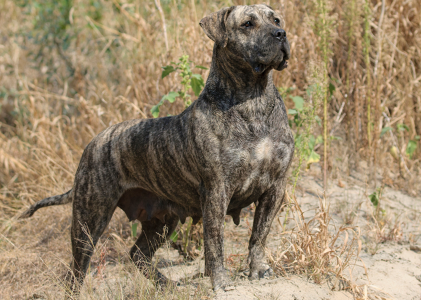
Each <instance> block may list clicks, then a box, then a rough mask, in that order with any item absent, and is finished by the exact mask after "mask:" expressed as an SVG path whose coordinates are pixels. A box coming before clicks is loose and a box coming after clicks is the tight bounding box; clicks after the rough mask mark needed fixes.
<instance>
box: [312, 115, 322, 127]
mask: <svg viewBox="0 0 421 300" xmlns="http://www.w3.org/2000/svg"><path fill="white" fill-rule="evenodd" d="M314 119H315V120H316V122H317V124H319V126H322V119H320V118H319V116H315V117H314Z"/></svg>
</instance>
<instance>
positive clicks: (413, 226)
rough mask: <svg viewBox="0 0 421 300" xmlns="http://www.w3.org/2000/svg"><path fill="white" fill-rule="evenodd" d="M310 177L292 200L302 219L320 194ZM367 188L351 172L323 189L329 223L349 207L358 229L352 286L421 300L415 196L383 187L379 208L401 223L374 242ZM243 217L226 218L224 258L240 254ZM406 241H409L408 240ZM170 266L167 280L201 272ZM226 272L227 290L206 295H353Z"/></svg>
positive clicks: (196, 267)
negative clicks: (394, 233)
mask: <svg viewBox="0 0 421 300" xmlns="http://www.w3.org/2000/svg"><path fill="white" fill-rule="evenodd" d="M316 173H317V172H316ZM316 175H317V174H316ZM316 178H319V177H314V176H311V175H310V174H305V175H304V176H303V178H302V180H300V185H299V187H298V201H299V203H300V205H301V208H302V210H303V211H305V216H306V217H307V218H310V217H312V216H314V210H315V209H316V208H317V207H318V196H317V195H320V194H321V193H322V187H321V185H322V182H321V180H319V179H316ZM371 192H372V189H369V188H367V187H366V184H365V182H364V178H362V176H361V175H360V174H356V173H355V174H351V176H349V177H344V178H341V179H337V180H335V181H334V184H332V186H331V188H330V189H329V196H328V201H329V203H330V205H331V214H332V217H333V221H334V223H336V224H337V225H341V224H343V222H344V219H345V217H346V215H347V214H349V213H350V211H351V210H354V211H355V212H356V216H355V219H354V222H353V225H358V226H359V227H360V228H361V232H362V236H361V239H362V242H363V243H362V245H363V247H362V252H361V254H360V258H361V260H360V261H359V262H358V263H357V264H356V266H354V267H353V268H352V279H353V281H354V282H355V283H356V284H357V285H359V286H362V289H364V287H363V286H364V285H367V290H368V293H369V294H370V293H371V295H372V298H374V299H375V298H376V296H377V297H381V298H377V299H400V300H419V299H421V238H420V237H421V222H420V221H421V218H420V216H421V199H420V198H416V197H411V196H408V195H406V194H405V193H403V192H400V191H396V190H393V189H392V188H389V187H387V186H386V187H385V188H384V189H383V193H382V197H381V205H382V209H384V210H385V212H386V214H389V215H393V218H392V219H393V220H395V218H398V220H400V221H401V223H400V224H401V231H400V234H398V237H399V241H398V242H396V241H386V242H383V243H381V242H380V243H375V242H370V234H369V233H370V232H369V230H370V229H371V228H372V224H370V221H369V220H368V219H369V215H370V212H371V211H372V206H371V205H370V202H369V201H368V199H367V196H366V195H368V194H370V193H371ZM243 215H244V216H243V219H242V221H241V224H240V225H239V226H235V225H234V224H233V223H232V222H227V223H226V231H225V236H226V241H227V245H226V249H225V252H226V257H227V260H229V259H230V257H232V256H238V255H243V256H244V257H246V254H247V242H248V237H249V233H248V232H249V227H248V226H249V224H252V216H251V215H247V214H243ZM386 220H387V218H386ZM247 221H248V222H247ZM281 230H282V229H281V227H280V225H279V223H277V222H274V224H273V227H272V230H271V233H270V236H269V238H268V247H269V248H272V249H273V250H276V247H277V245H279V243H278V241H279V234H278V233H279V232H280V231H281ZM367 232H368V233H367ZM409 240H412V243H410V242H409ZM164 253H165V251H164V250H161V252H160V255H163V254H164ZM173 255H174V252H173ZM176 255H177V254H176V253H175V256H176ZM363 265H365V268H364V266H363ZM173 268H174V270H172V271H173V272H172V271H171V270H170V269H171V268H167V269H166V270H165V272H167V274H168V275H170V276H171V277H172V278H174V279H179V277H177V275H175V274H178V275H179V276H180V274H183V273H184V274H185V275H183V276H186V277H190V276H193V275H194V274H197V273H199V272H203V261H200V262H199V261H197V262H194V263H192V265H190V266H178V267H173ZM182 270H184V271H182ZM348 271H349V270H348ZM245 273H246V272H245ZM366 273H367V274H368V276H367V275H366ZM232 275H233V278H235V280H234V284H233V286H232V287H230V288H229V290H227V291H219V292H217V293H216V294H212V295H213V297H215V299H220V300H222V299H224V300H225V299H226V300H228V299H238V300H246V299H285V300H287V299H288V300H289V299H291V300H307V299H308V300H316V299H320V300H322V299H324V300H327V299H332V300H340V299H354V297H353V295H352V294H351V293H349V292H347V291H343V290H342V291H341V290H338V286H337V285H336V286H335V285H334V284H332V283H329V282H326V283H324V284H322V285H319V284H315V283H314V282H312V281H311V280H309V279H307V278H305V277H304V276H296V275H291V276H289V277H277V278H270V279H261V280H259V281H252V282H250V281H249V280H248V279H247V277H246V276H245V275H243V274H242V273H241V272H237V273H236V274H232ZM347 277H348V278H349V277H350V276H347ZM208 281H209V280H207V279H204V280H202V283H203V284H205V285H206V284H209V282H208ZM209 288H210V286H209ZM339 289H340V288H339Z"/></svg>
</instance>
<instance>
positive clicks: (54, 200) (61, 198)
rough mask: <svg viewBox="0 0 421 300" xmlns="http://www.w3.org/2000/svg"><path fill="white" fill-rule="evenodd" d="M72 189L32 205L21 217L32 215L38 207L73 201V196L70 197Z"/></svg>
mask: <svg viewBox="0 0 421 300" xmlns="http://www.w3.org/2000/svg"><path fill="white" fill-rule="evenodd" d="M71 192H72V190H69V191H67V192H66V193H64V194H61V195H56V196H52V197H48V198H45V199H43V200H41V201H38V202H37V203H35V204H33V205H31V207H30V208H29V209H28V210H27V211H25V212H24V213H23V214H22V215H20V217H19V219H25V218H29V217H31V216H32V215H33V214H34V212H36V211H37V210H38V209H40V208H42V207H46V206H52V205H63V204H67V203H70V202H72V197H70V195H71Z"/></svg>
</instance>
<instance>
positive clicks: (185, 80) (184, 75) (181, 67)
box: [151, 55, 207, 118]
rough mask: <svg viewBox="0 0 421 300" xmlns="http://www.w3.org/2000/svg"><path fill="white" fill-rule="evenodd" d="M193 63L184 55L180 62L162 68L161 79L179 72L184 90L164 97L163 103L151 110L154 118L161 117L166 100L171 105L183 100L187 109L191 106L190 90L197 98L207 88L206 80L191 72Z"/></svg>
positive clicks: (203, 68) (199, 67)
mask: <svg viewBox="0 0 421 300" xmlns="http://www.w3.org/2000/svg"><path fill="white" fill-rule="evenodd" d="M191 63H193V62H192V61H191V60H189V56H188V55H183V56H182V57H180V58H179V62H178V63H175V62H171V65H168V66H165V67H162V69H163V71H162V74H161V78H162V79H163V78H165V77H167V76H168V75H169V74H171V73H172V72H175V71H179V74H180V76H181V82H180V83H181V86H182V88H181V89H180V90H179V91H177V92H173V91H172V92H169V93H168V94H166V95H165V96H164V97H162V99H161V101H159V103H158V104H157V105H155V106H154V107H152V109H151V113H152V116H153V117H154V118H157V117H158V116H159V109H160V107H161V105H162V104H164V102H165V100H167V101H168V102H170V103H174V102H175V100H176V99H177V98H181V100H182V101H183V103H184V106H185V107H186V108H187V107H189V106H190V104H191V95H190V94H189V92H190V90H191V89H192V90H193V92H194V94H195V96H196V97H197V96H199V95H200V92H201V91H202V88H203V87H204V86H205V83H204V80H203V78H202V76H201V75H200V74H194V73H193V72H192V71H191V67H190V64H191ZM195 68H198V69H202V70H207V68H205V67H202V66H196V67H195Z"/></svg>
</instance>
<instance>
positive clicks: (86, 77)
mask: <svg viewBox="0 0 421 300" xmlns="http://www.w3.org/2000/svg"><path fill="white" fill-rule="evenodd" d="M40 1H41V0H40ZM40 1H35V0H29V1H27V2H28V3H32V4H33V3H35V2H40ZM255 2H256V1H247V4H251V3H255ZM19 3H20V4H22V3H25V1H12V0H0V145H1V147H0V253H1V255H0V257H1V258H0V278H2V279H1V284H0V288H1V290H2V293H3V295H5V296H4V297H5V298H24V297H29V296H32V295H33V294H34V293H39V291H44V292H45V293H50V294H49V295H50V296H49V297H50V298H54V295H56V294H55V293H56V292H57V289H58V287H57V286H59V285H57V284H56V283H57V280H56V279H55V278H56V277H55V276H54V275H52V274H57V276H60V275H61V271H64V270H65V269H66V267H65V266H64V265H63V263H62V262H66V264H67V262H68V261H70V244H69V239H68V235H69V224H70V211H71V209H70V207H58V208H50V210H49V213H50V214H51V216H50V215H49V216H46V215H44V214H43V213H39V214H36V215H35V216H34V217H33V218H32V219H31V220H30V222H27V221H20V220H17V219H16V215H17V214H18V213H19V211H21V210H22V209H23V208H24V207H26V206H28V205H29V204H32V203H34V202H35V201H38V200H40V199H42V198H43V197H46V196H50V195H54V194H60V193H62V192H63V191H65V190H67V189H69V188H70V187H71V185H72V182H73V176H74V174H75V171H76V168H77V165H78V162H79V158H80V156H81V154H82V151H83V149H84V147H85V146H86V145H87V143H88V142H89V141H90V140H91V139H92V138H93V137H94V136H96V135H97V134H98V133H99V132H100V131H102V130H103V129H105V128H106V127H108V126H109V125H110V124H115V123H118V122H121V121H123V120H127V119H131V118H146V117H151V114H150V108H151V107H152V106H153V105H155V104H156V103H157V102H158V101H159V100H160V98H161V97H162V96H163V95H164V94H166V93H167V92H168V91H171V90H178V89H179V88H180V83H179V82H178V79H177V77H176V75H170V76H169V77H167V78H166V79H165V80H161V79H160V74H161V68H160V67H161V66H164V65H168V64H169V62H171V61H176V60H177V59H178V58H179V57H180V56H181V55H183V54H188V55H189V56H190V58H191V59H192V60H193V61H194V62H195V63H196V64H197V65H203V66H209V64H210V61H211V51H212V46H213V42H212V41H210V40H209V39H208V38H207V37H206V36H205V34H203V32H202V31H201V29H200V26H198V21H199V20H200V18H201V17H202V16H204V15H205V14H207V13H209V12H212V11H216V10H217V9H219V8H221V7H222V6H229V5H236V4H244V3H245V2H243V1H237V0H236V1H229V0H228V1H214V2H212V1H201V2H197V1H181V0H173V1H170V0H168V1H162V2H161V3H160V5H158V6H160V7H161V8H162V10H161V12H160V11H159V10H158V9H157V6H156V4H155V1H128V0H127V1H126V0H124V1H115V0H113V1H105V0H95V1H94V0H93V1H88V0H73V1H69V3H72V8H71V11H70V13H69V16H68V17H69V18H68V19H69V20H70V21H69V24H68V25H67V27H66V29H65V34H69V36H70V37H71V38H70V40H69V45H68V47H67V48H66V49H64V47H61V48H58V47H56V46H54V40H53V42H51V38H50V40H49V41H50V44H51V45H52V47H51V49H50V48H48V47H41V46H40V45H39V44H36V43H35V42H34V37H35V36H36V35H37V34H40V33H41V30H40V29H37V28H35V25H34V24H36V20H37V19H36V16H37V15H38V10H37V9H36V8H34V7H33V6H32V9H29V8H28V7H31V6H26V7H21V6H19V5H18V4H19ZM156 3H158V4H159V1H157V2H156ZM383 3H384V9H383V10H382V1H381V0H372V1H370V2H369V8H370V15H369V16H368V20H369V22H368V24H369V32H367V36H368V38H369V39H368V41H369V44H370V48H369V52H368V54H367V55H368V56H367V57H368V62H369V63H368V64H367V63H366V62H367V61H366V59H365V58H366V56H365V54H364V53H365V52H364V49H363V48H364V45H363V42H362V40H363V36H364V12H363V11H362V10H360V9H359V7H362V6H363V2H362V0H353V1H336V2H334V3H333V4H332V7H330V8H329V9H330V11H329V14H330V15H334V16H335V18H334V19H335V24H334V25H335V27H334V32H333V33H332V36H333V40H332V42H331V45H330V46H331V51H332V59H331V60H330V61H329V66H328V68H329V70H328V75H329V77H330V79H329V81H330V83H331V84H332V85H333V86H335V90H334V92H333V94H332V96H331V98H330V99H329V107H328V108H329V110H328V115H329V117H330V120H329V126H330V131H329V132H330V133H331V134H332V135H335V136H340V137H341V138H342V140H341V141H339V142H338V141H332V142H331V149H336V148H338V147H339V148H340V149H341V151H330V154H329V155H330V157H332V159H330V160H329V171H330V174H331V175H334V173H335V172H336V171H335V170H338V169H341V170H345V171H351V170H353V169H355V168H358V167H359V164H358V163H357V162H358V161H360V160H362V159H363V160H367V161H369V162H370V164H369V165H370V166H371V170H373V171H372V172H373V173H374V180H373V181H372V182H374V183H376V180H377V182H379V181H380V180H383V181H385V180H386V181H388V182H389V181H390V182H391V184H392V185H393V186H395V187H400V188H404V189H406V190H407V191H408V192H409V193H411V194H414V195H415V194H420V193H421V191H420V188H419V187H420V186H421V184H420V179H419V178H421V176H420V175H421V174H420V169H421V168H420V159H421V151H420V148H421V146H420V143H419V141H417V140H416V136H417V135H420V134H421V91H420V81H421V34H420V28H421V12H420V11H419V10H420V8H419V3H418V1H417V0H409V1H404V0H394V1H392V0H383ZM269 4H271V5H272V6H274V7H275V8H276V9H280V10H281V12H282V14H283V16H284V19H285V24H286V30H287V33H288V38H289V41H290V43H291V52H292V58H291V61H290V63H289V67H288V69H287V70H285V71H283V72H276V73H275V84H276V86H278V87H283V88H287V87H291V88H295V90H293V92H292V94H293V95H303V94H304V93H305V90H306V88H307V86H308V85H309V82H310V81H311V74H308V64H309V62H311V61H318V60H319V58H320V53H319V49H318V45H319V43H318V41H319V40H318V39H319V38H318V37H317V35H315V33H314V30H313V28H312V25H311V23H310V22H309V21H308V20H309V19H311V17H312V13H313V12H314V10H313V7H312V4H311V3H308V2H306V1H298V2H296V1H295V2H294V1H283V0H282V1H280V2H269ZM352 5H353V6H352ZM348 6H349V7H348ZM357 8H358V9H357ZM38 20H39V19H38ZM164 24H165V27H166V34H164V31H163V30H164V29H163V25H164ZM58 42H59V43H60V42H61V41H60V40H59V41H58ZM60 49H61V50H60ZM200 72H201V74H202V75H203V77H204V78H205V79H206V77H207V74H208V71H202V70H200ZM368 78H370V80H371V81H370V80H368ZM368 99H371V109H370V112H371V120H370V122H371V124H368V121H367V109H368V107H369V105H368ZM285 101H286V104H287V106H288V107H292V102H291V100H290V99H289V98H286V99H285ZM344 102H345V105H344V108H343V112H344V113H345V118H344V119H343V121H341V122H336V121H335V120H339V118H337V116H338V115H339V112H340V108H341V107H342V103H344ZM182 109H183V104H182V103H178V104H177V103H176V104H173V105H164V106H163V107H162V110H161V111H162V115H165V114H176V113H179V112H181V111H182ZM398 124H401V126H400V128H403V131H399V130H398V129H397V125H398ZM402 124H404V125H405V126H406V127H404V126H403V125H402ZM384 127H391V128H393V132H388V133H387V134H384V135H381V130H382V128H384ZM406 128H407V129H406ZM320 130H321V129H320V128H318V127H316V128H314V133H315V134H319V133H320V132H321V131H320ZM370 130H371V132H372V136H371V137H369V136H368V135H367V132H368V131H370ZM411 140H412V141H415V142H416V145H417V150H416V152H415V153H414V155H413V156H412V158H409V157H408V156H407V155H406V154H405V152H406V149H407V147H408V143H409V141H411ZM392 147H395V148H396V149H395V151H389V150H390V149H391V148H392ZM322 150H323V149H322V148H320V149H319V150H318V151H319V152H320V153H321V152H322ZM342 150H343V151H342ZM339 152H342V153H347V154H348V155H347V157H346V159H341V160H337V159H336V158H337V157H339V156H340V154H337V153H339ZM297 209H298V208H297ZM297 212H298V210H297ZM296 217H297V218H298V219H297V222H298V223H297V226H298V228H301V229H303V230H305V231H304V232H305V235H303V236H300V235H296V236H290V237H289V239H288V241H289V242H288V243H289V244H285V245H286V247H287V248H285V249H284V250H283V251H285V250H286V249H289V250H288V251H289V252H288V253H289V254H287V253H285V255H286V256H287V257H289V258H288V260H287V261H286V263H290V264H292V262H291V259H293V257H298V258H299V257H300V256H301V257H303V256H302V255H305V256H304V258H305V259H304V261H303V262H301V260H298V261H297V262H296V263H295V264H296V265H297V266H299V267H303V268H304V269H303V270H306V271H305V272H307V274H308V275H309V276H313V278H317V277H318V276H325V275H327V274H328V273H329V272H330V273H334V274H340V273H338V272H339V271H340V270H343V268H342V267H339V268H336V269H335V267H334V266H333V267H330V266H329V263H330V262H331V260H332V259H337V257H341V255H344V254H345V255H346V253H347V252H344V253H342V254H341V248H340V247H339V246H335V242H333V244H332V241H333V240H334V237H335V235H333V236H332V235H331V233H329V234H328V233H327V232H328V230H327V228H326V227H320V226H322V223H321V221H323V222H324V223H325V224H326V222H327V219H326V218H329V216H328V210H327V207H325V206H321V211H320V212H319V215H317V217H316V218H315V219H314V222H313V223H311V224H307V225H306V223H302V222H303V221H302V220H301V221H300V216H299V214H297V213H296ZM323 226H325V225H323ZM326 226H327V225H326ZM395 227H396V226H395ZM314 228H319V230H322V231H323V230H324V231H323V232H324V233H323V234H322V233H321V232H318V233H316V232H314ZM379 228H380V231H381V227H379ZM348 230H351V227H344V228H342V229H338V230H337V231H335V232H336V233H335V234H341V235H345V234H346V232H347V231H348ZM393 230H395V231H396V230H397V231H399V226H397V227H396V228H395V229H393ZM114 233H116V234H117V235H118V236H121V237H122V239H123V241H124V243H126V244H127V245H126V244H125V246H127V247H129V245H130V244H132V240H131V237H130V228H129V226H128V223H127V222H126V219H125V216H124V215H123V214H120V213H117V214H116V215H115V217H114V218H113V220H112V222H111V224H110V226H109V229H108V230H107V232H106V234H105V235H104V238H103V239H102V240H101V241H100V246H99V247H101V243H105V241H106V240H107V239H108V238H110V237H111V236H112V234H114ZM303 234H304V233H303ZM388 234H389V233H388V232H387V231H386V232H383V233H382V236H384V237H386V238H387V236H388ZM392 236H393V237H395V236H397V234H396V233H392ZM303 237H311V239H312V240H311V241H305V240H302V238H303ZM338 241H339V239H338ZM285 242H286V243H287V240H285ZM307 243H310V244H307ZM308 245H312V246H311V247H312V249H317V250H316V252H315V253H314V256H313V254H311V255H309V254H308V253H307V252H306V251H307V250H306V246H308ZM326 245H329V249H331V250H330V251H328V252H326V253H325V254H323V252H324V251H325V250H326V249H327V248H326V247H324V246H326ZM344 245H351V240H348V242H347V243H345V244H344ZM298 246H299V247H300V248H301V250H300V249H299V248H297V247H298ZM303 247H304V248H303ZM338 247H339V248H338ZM110 248H112V249H120V248H118V247H117V246H115V245H114V244H113V246H112V247H110ZM98 253H101V252H98ZM124 255H125V254H124V251H123V250H121V251H120V250H119V251H117V253H115V254H114V256H113V257H114V258H116V257H119V256H121V257H124ZM288 255H290V256H288ZM346 261H347V260H346V259H342V264H345V263H346ZM310 262H311V263H310ZM306 264H309V265H306ZM281 265H282V264H280V266H281ZM117 266H119V267H121V270H122V271H121V272H122V274H125V275H124V276H126V277H124V276H123V277H124V278H131V277H130V276H134V277H133V278H131V279H130V280H131V281H130V282H131V283H127V285H126V286H127V287H132V286H135V287H138V286H141V285H143V283H142V284H140V281H142V280H144V279H142V278H141V277H139V278H138V277H136V276H137V275H133V274H135V273H133V272H132V271H133V270H132V269H130V270H129V271H128V270H127V269H125V268H126V264H123V263H120V262H119V263H117ZM291 266H294V264H292V265H291ZM337 266H338V264H337ZM332 268H333V269H332ZM129 274H132V275H129ZM135 277H136V278H135ZM92 280H94V279H92ZM139 280H140V281H139ZM317 280H318V279H317ZM88 281H89V280H88ZM94 281H95V280H94ZM23 282H25V285H24V286H22V285H21V284H22V283H23ZM136 282H138V283H139V284H136ZM142 282H143V281H142ZM95 284H96V283H95ZM95 284H93V285H95ZM122 285H123V284H121V285H120V287H121V286H122ZM118 289H120V290H121V288H118ZM118 289H117V290H118ZM129 289H130V288H129ZM108 290H110V289H108ZM111 290H112V289H111ZM92 293H93V294H89V293H88V295H97V294H95V293H97V292H94V291H93V292H92ZM115 293H117V292H115ZM145 293H146V294H148V293H149V292H145ZM150 293H153V292H150ZM140 294H142V295H143V291H139V295H140ZM100 295H101V294H98V296H92V298H101V296H100ZM110 297H111V298H112V297H116V298H118V297H119V296H117V294H113V296H110ZM148 297H149V296H148ZM151 297H153V296H151Z"/></svg>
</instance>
